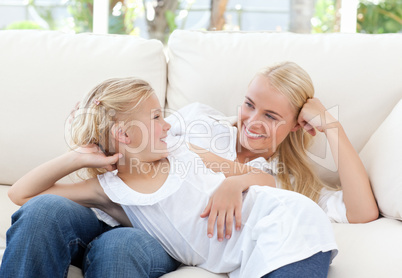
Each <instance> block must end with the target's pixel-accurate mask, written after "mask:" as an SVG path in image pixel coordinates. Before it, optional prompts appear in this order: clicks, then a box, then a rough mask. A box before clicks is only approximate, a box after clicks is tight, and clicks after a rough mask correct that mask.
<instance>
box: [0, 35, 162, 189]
mask: <svg viewBox="0 0 402 278" xmlns="http://www.w3.org/2000/svg"><path fill="white" fill-rule="evenodd" d="M0 49H1V52H0V61H1V63H0V83H1V90H0V99H1V100H2V101H0V126H1V127H2V130H3V131H4V132H3V131H2V134H1V136H0V153H1V156H2V158H1V161H0V169H1V175H0V184H12V183H14V182H15V181H16V180H17V179H18V178H19V177H21V176H22V175H23V174H25V173H26V172H27V171H28V170H30V169H31V168H33V167H35V166H37V165H39V164H41V163H43V162H45V161H47V160H49V159H51V158H53V157H55V156H57V155H59V154H61V153H63V152H65V151H66V150H67V147H66V146H67V145H66V143H65V139H64V124H65V122H66V119H67V116H68V114H69V113H70V112H71V111H72V109H73V108H74V106H75V104H76V103H77V102H78V101H79V100H80V99H81V98H82V96H83V95H84V94H86V93H87V92H88V91H89V90H90V89H92V88H93V87H95V85H97V84H98V83H100V82H102V81H103V80H105V79H108V78H112V77H128V76H137V77H140V78H143V79H145V80H146V81H148V82H149V83H150V84H151V85H152V86H153V88H154V89H155V90H156V93H157V95H158V96H159V98H160V100H161V103H162V105H163V104H164V99H165V91H166V57H165V55H164V52H163V45H162V43H160V42H159V41H156V40H145V39H140V38H136V37H133V36H122V35H93V34H79V35H75V34H63V33H59V32H53V31H0Z"/></svg>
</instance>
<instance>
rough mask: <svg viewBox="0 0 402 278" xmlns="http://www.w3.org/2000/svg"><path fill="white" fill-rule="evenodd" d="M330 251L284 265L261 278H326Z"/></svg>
mask: <svg viewBox="0 0 402 278" xmlns="http://www.w3.org/2000/svg"><path fill="white" fill-rule="evenodd" d="M330 259H331V251H329V252H325V253H323V252H319V253H317V254H315V255H313V256H311V257H309V258H307V259H304V260H301V261H298V262H294V263H291V264H288V265H285V266H283V267H281V268H279V269H277V270H274V271H272V272H271V273H268V274H267V275H265V276H264V277H263V278H326V277H327V275H328V268H329V263H330Z"/></svg>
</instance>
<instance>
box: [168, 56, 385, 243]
mask: <svg viewBox="0 0 402 278" xmlns="http://www.w3.org/2000/svg"><path fill="white" fill-rule="evenodd" d="M182 116H185V118H184V119H183V120H181V121H179V120H178V118H180V119H182ZM167 121H168V122H169V123H171V124H172V128H171V133H172V134H174V135H186V139H187V140H188V141H190V142H191V143H193V144H195V145H198V146H200V147H202V148H204V149H208V150H209V151H211V152H214V153H216V154H218V155H220V156H222V157H225V158H227V159H230V160H235V161H239V162H241V163H245V162H250V163H251V164H253V165H255V166H256V167H258V168H261V169H263V168H264V169H265V170H266V171H268V172H269V173H271V174H273V175H274V176H275V179H276V186H277V187H280V188H283V189H287V190H291V191H295V192H299V193H301V194H303V195H305V196H307V197H309V198H310V199H312V200H313V201H315V202H317V203H318V204H319V205H320V206H321V207H322V208H323V210H324V211H325V212H326V213H327V215H328V216H329V218H330V219H331V220H332V221H335V222H344V223H347V222H350V223H364V222H369V221H372V220H375V219H377V217H378V207H377V204H376V202H375V199H374V195H373V192H372V190H371V186H370V182H369V179H368V176H367V173H366V171H365V169H364V166H363V164H362V162H361V160H360V158H359V156H358V154H357V152H356V151H355V150H354V148H353V146H352V144H351V143H350V141H349V139H348V138H347V136H346V134H345V131H344V130H343V128H342V125H341V124H340V123H339V122H338V121H337V120H336V119H335V118H334V117H333V116H332V115H331V114H330V113H329V112H328V111H326V109H325V108H324V106H323V105H322V104H321V102H320V101H319V100H318V99H317V98H314V87H313V83H312V81H311V78H310V76H309V75H308V73H307V72H306V71H305V70H303V69H302V68H301V67H300V66H298V65H297V64H295V63H292V62H283V63H280V64H277V65H275V66H272V67H267V68H265V69H263V70H262V71H261V72H259V73H257V74H256V75H255V77H254V78H253V80H252V81H251V82H250V85H249V87H248V90H247V93H246V96H245V99H244V102H243V104H242V105H241V107H240V110H239V116H238V118H237V119H233V118H227V117H224V115H223V114H222V113H220V112H219V111H217V110H214V109H213V108H211V107H209V106H206V105H203V104H199V103H195V104H190V105H188V106H186V107H184V108H182V109H181V110H179V111H178V112H177V113H175V114H173V115H171V116H169V117H168V118H167ZM187 127H191V128H187ZM205 129H208V132H206V131H205ZM316 130H318V131H319V132H324V133H325V135H326V136H327V140H328V141H329V144H330V147H331V151H332V153H333V157H334V159H335V164H336V165H337V166H338V173H339V177H340V182H341V184H340V188H341V189H342V191H339V190H338V191H336V190H334V189H332V188H329V187H327V186H325V185H324V183H323V182H322V181H321V180H320V179H319V178H318V176H317V175H316V174H315V173H314V171H313V169H312V167H311V165H310V163H309V159H308V157H307V154H306V148H307V147H308V146H309V144H310V142H311V139H312V136H314V135H316ZM198 133H201V134H202V135H203V136H194V135H197V134H198ZM225 190H228V188H226V187H220V188H219V190H217V191H216V192H215V195H214V196H213V198H211V201H210V203H209V204H208V207H207V208H206V209H205V211H204V213H203V214H202V216H203V217H206V216H208V215H209V221H210V222H209V226H208V232H211V231H212V229H213V226H214V224H215V220H216V218H217V223H218V224H219V227H220V228H219V229H218V237H219V238H222V237H224V234H223V228H222V227H223V226H224V223H226V225H227V226H228V227H231V225H232V218H230V217H229V218H226V217H225V215H226V214H227V213H228V214H230V213H231V212H235V214H237V212H238V211H240V209H241V203H240V196H241V194H242V192H240V191H238V192H237V193H236V194H234V193H233V188H230V190H231V193H233V194H228V193H227V192H226V191H225ZM229 196H232V197H233V199H232V200H230V199H229ZM236 220H239V223H241V221H240V219H237V218H236ZM230 233H231V230H230V229H226V236H230Z"/></svg>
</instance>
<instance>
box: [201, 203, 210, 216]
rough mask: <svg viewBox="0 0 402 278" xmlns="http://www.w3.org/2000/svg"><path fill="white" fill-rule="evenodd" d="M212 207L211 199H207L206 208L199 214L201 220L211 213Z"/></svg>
mask: <svg viewBox="0 0 402 278" xmlns="http://www.w3.org/2000/svg"><path fill="white" fill-rule="evenodd" d="M211 207H212V199H209V201H208V204H207V206H206V207H205V209H204V211H203V212H202V213H201V215H200V216H201V218H205V217H207V216H208V215H209V214H210V212H211Z"/></svg>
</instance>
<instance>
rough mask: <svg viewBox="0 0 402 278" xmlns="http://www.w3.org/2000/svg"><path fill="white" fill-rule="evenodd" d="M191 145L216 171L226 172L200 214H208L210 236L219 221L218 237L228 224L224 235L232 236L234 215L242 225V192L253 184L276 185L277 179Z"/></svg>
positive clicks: (205, 162) (239, 225) (221, 237)
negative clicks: (224, 177)
mask: <svg viewBox="0 0 402 278" xmlns="http://www.w3.org/2000/svg"><path fill="white" fill-rule="evenodd" d="M188 145H189V147H190V150H191V151H193V152H195V153H197V154H198V155H199V156H200V157H201V159H202V161H203V162H204V164H205V165H206V167H208V168H209V169H211V170H213V171H214V172H222V173H224V174H225V176H226V179H225V180H224V181H223V182H222V183H221V185H220V186H219V188H218V189H217V190H216V191H215V193H214V195H213V196H212V197H211V198H210V199H209V202H208V205H207V206H206V208H205V209H204V211H203V212H202V214H201V217H203V218H205V217H208V228H207V235H208V237H210V238H211V237H212V236H213V231H214V226H215V222H216V226H217V232H218V240H219V241H222V240H223V231H224V229H225V228H226V229H225V238H226V239H229V238H230V237H231V235H232V227H233V218H235V219H234V220H235V224H236V227H235V228H236V230H237V231H238V230H240V228H241V209H242V192H244V191H246V190H247V189H248V188H249V187H250V186H252V185H262V186H271V187H276V185H275V179H274V177H273V176H272V175H270V174H268V173H266V172H264V171H262V170H260V169H257V168H254V167H251V166H249V165H245V164H241V163H238V162H234V161H231V160H228V159H225V158H222V157H220V156H218V155H216V154H213V153H211V152H208V151H207V150H205V149H202V148H200V147H198V146H195V145H192V144H188Z"/></svg>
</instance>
